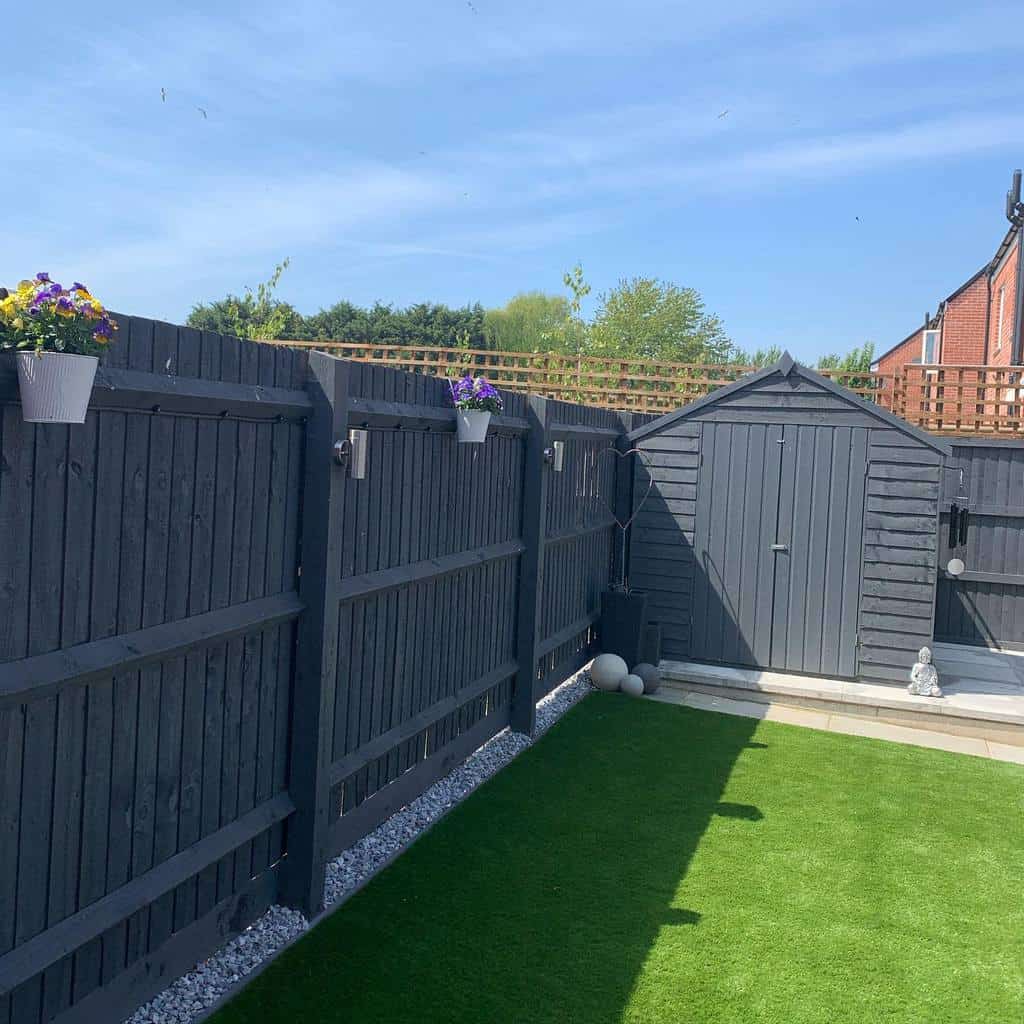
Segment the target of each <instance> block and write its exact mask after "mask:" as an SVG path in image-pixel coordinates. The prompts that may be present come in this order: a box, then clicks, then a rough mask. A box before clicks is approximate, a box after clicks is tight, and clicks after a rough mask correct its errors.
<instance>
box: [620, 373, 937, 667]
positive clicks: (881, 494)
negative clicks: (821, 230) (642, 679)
mask: <svg viewBox="0 0 1024 1024" xmlns="http://www.w3.org/2000/svg"><path fill="white" fill-rule="evenodd" d="M629 441H630V443H631V444H632V445H633V446H634V447H636V448H638V449H639V450H640V451H641V452H643V453H644V454H643V455H642V456H639V457H635V458H636V462H637V466H636V475H635V478H634V496H633V501H634V507H637V508H638V509H639V511H638V512H637V516H636V519H635V521H634V525H633V529H632V536H631V539H630V548H629V582H630V585H631V586H632V587H633V588H634V589H637V590H643V591H646V592H647V593H648V594H649V613H650V618H651V619H652V620H653V621H656V622H659V623H660V624H661V627H662V651H663V655H664V657H665V658H667V659H670V660H691V659H692V660H696V661H708V662H719V663H723V664H729V665H740V666H747V667H756V668H762V669H771V670H776V671H780V672H800V673H808V674H813V675H822V676H837V677H845V678H861V679H866V680H875V681H881V682H900V683H902V682H905V681H906V679H907V675H908V672H909V669H910V667H911V665H912V664H913V662H914V661H915V660H916V659H915V654H916V651H917V650H918V649H919V648H920V647H921V646H922V645H924V644H930V643H931V641H932V635H933V624H934V615H935V586H936V573H937V560H938V552H939V502H940V493H941V486H940V484H941V476H942V472H943V465H944V460H945V458H946V457H947V456H948V455H949V454H950V449H949V446H948V445H947V444H945V443H944V442H943V441H942V440H941V439H939V438H937V437H933V436H931V435H929V434H926V433H924V432H923V431H920V430H918V429H916V428H915V427H912V426H911V425H910V424H908V423H907V422H905V421H904V420H902V419H900V418H898V417H896V416H894V415H892V414H891V413H889V412H887V411H885V410H884V409H881V408H879V407H878V406H877V405H874V404H873V403H871V402H869V401H867V400H865V399H864V398H862V397H860V396H858V395H856V394H854V393H853V392H851V391H848V390H847V389H845V388H843V387H840V386H838V385H837V384H834V383H833V382H832V381H829V380H827V379H825V378H824V377H822V376H820V375H819V374H816V373H814V372H813V371H811V370H808V369H806V368H805V367H803V366H800V365H799V364H797V363H795V362H794V361H793V360H792V358H790V356H789V355H788V354H787V355H786V356H784V357H783V358H782V359H781V360H780V361H779V362H778V363H776V364H775V365H773V366H770V367H768V368H766V369H764V370H761V371H760V372H758V373H754V374H751V375H749V376H747V377H744V378H742V379H740V380H739V381H737V382H736V383H734V384H730V385H728V386H726V387H723V388H721V389H720V390H718V391H715V392H713V393H712V394H710V395H708V396H706V397H705V398H702V399H700V400H699V401H696V402H693V403H692V404H690V405H687V406H685V407H683V408H681V409H679V410H678V411H676V412H673V413H669V414H668V415H666V416H662V417H661V418H660V419H657V420H654V421H652V422H650V423H648V424H646V425H645V426H643V427H640V428H639V429H637V430H634V431H633V432H632V433H631V434H629ZM648 488H650V493H649V495H648V497H647V499H646V501H643V499H644V495H645V494H646V493H647V491H648ZM641 503H642V504H641Z"/></svg>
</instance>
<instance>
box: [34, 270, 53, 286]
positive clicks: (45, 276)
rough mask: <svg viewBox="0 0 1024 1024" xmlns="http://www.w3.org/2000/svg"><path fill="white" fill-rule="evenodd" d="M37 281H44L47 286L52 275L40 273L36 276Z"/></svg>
mask: <svg viewBox="0 0 1024 1024" xmlns="http://www.w3.org/2000/svg"><path fill="white" fill-rule="evenodd" d="M36 280H37V281H42V282H43V284H46V283H47V282H48V281H49V280H50V275H49V274H44V273H43V272H42V271H40V272H39V273H38V274H36Z"/></svg>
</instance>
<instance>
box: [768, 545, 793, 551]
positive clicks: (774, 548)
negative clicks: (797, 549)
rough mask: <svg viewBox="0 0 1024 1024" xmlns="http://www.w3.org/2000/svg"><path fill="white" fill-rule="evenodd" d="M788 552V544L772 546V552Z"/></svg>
mask: <svg viewBox="0 0 1024 1024" xmlns="http://www.w3.org/2000/svg"><path fill="white" fill-rule="evenodd" d="M788 550H789V545H788V544H773V545H772V551H788Z"/></svg>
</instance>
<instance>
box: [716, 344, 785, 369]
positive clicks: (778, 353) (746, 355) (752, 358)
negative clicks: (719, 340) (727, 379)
mask: <svg viewBox="0 0 1024 1024" xmlns="http://www.w3.org/2000/svg"><path fill="white" fill-rule="evenodd" d="M781 358H782V349H781V348H779V346H778V345H770V346H769V347H768V348H756V349H754V350H753V351H752V352H747V351H745V350H744V349H741V348H735V349H733V350H732V354H731V355H730V356H729V362H731V363H736V364H738V365H739V366H771V365H772V363H777V362H778V361H779V360H780V359H781Z"/></svg>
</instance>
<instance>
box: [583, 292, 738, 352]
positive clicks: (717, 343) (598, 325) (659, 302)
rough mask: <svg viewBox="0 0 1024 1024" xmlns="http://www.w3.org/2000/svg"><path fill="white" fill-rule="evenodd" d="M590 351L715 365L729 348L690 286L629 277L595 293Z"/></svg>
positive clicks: (716, 320) (721, 330) (719, 326)
mask: <svg viewBox="0 0 1024 1024" xmlns="http://www.w3.org/2000/svg"><path fill="white" fill-rule="evenodd" d="M590 351H592V352H593V353H594V354H600V355H606V356H612V357H614V356H620V357H622V358H636V359H651V360H657V361H661V362H678V363H698V362H707V363H721V362H726V361H727V360H728V357H729V354H730V352H731V351H732V343H731V342H730V341H729V338H728V336H727V335H726V333H725V329H724V327H723V326H722V321H721V320H720V319H719V318H718V317H717V316H714V315H713V314H710V313H708V312H707V311H706V310H705V308H704V301H703V299H702V298H701V297H700V294H699V293H698V292H697V291H696V290H695V289H693V288H681V287H679V286H678V285H675V284H672V283H671V282H669V281H659V280H657V279H656V278H651V277H634V278H630V279H628V280H627V279H623V280H621V281H619V283H618V285H616V287H615V288H613V289H611V291H608V292H605V293H604V294H602V295H601V296H600V306H599V307H598V310H597V315H596V316H595V318H594V323H593V327H592V330H591V346H590Z"/></svg>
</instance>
